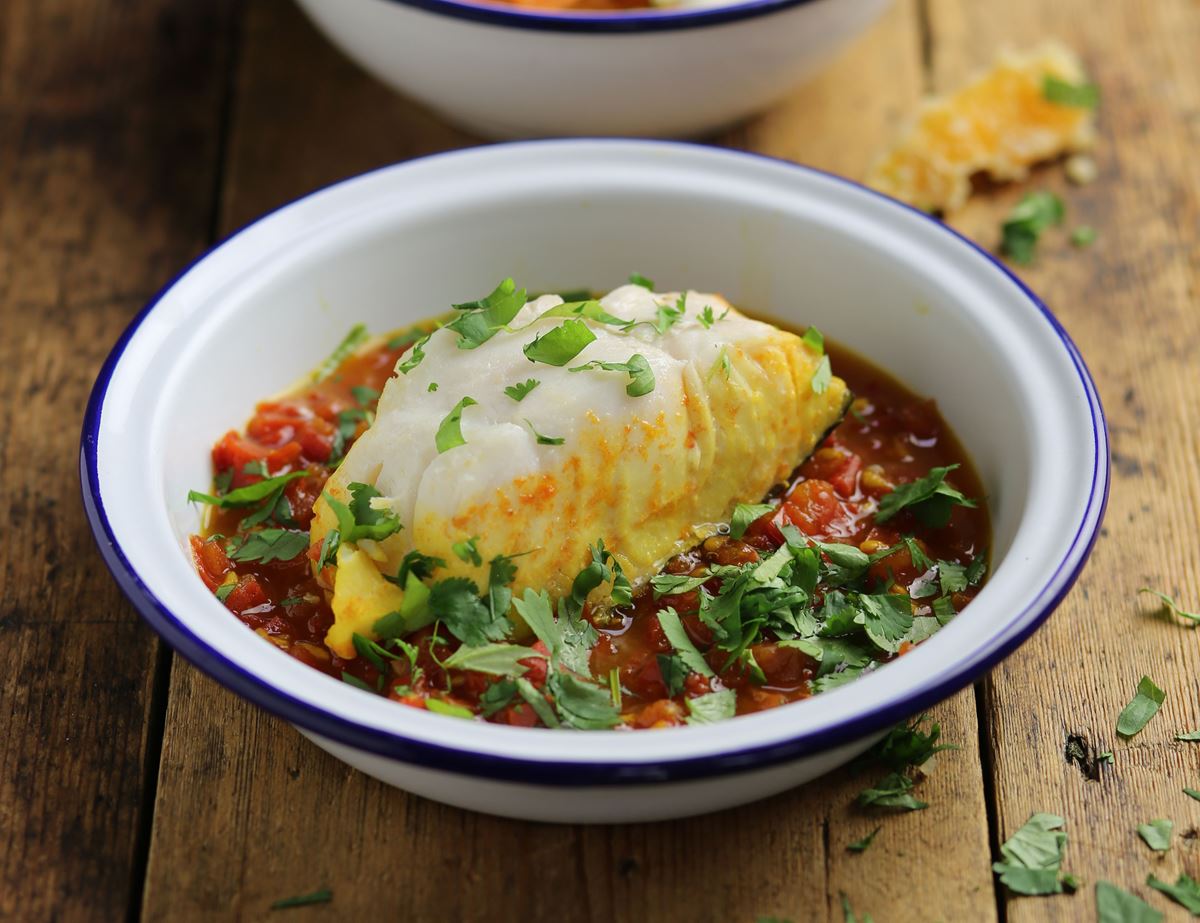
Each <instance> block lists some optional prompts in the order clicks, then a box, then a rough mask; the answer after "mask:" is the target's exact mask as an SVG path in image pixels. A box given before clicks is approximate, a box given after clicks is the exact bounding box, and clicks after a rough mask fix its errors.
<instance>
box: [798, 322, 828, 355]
mask: <svg viewBox="0 0 1200 923" xmlns="http://www.w3.org/2000/svg"><path fill="white" fill-rule="evenodd" d="M800 339H801V340H803V341H804V345H805V346H807V347H808V348H809V349H811V350H812V351H813V352H814V353H816V354H817V355H818V356H823V355H825V335H824V334H823V333H821V331H820V330H818V329H817V328H816V327H809V328H808V329H807V330H805V331H804V336H802V337H801V338H800Z"/></svg>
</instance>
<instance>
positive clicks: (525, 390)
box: [504, 378, 541, 404]
mask: <svg viewBox="0 0 1200 923" xmlns="http://www.w3.org/2000/svg"><path fill="white" fill-rule="evenodd" d="M540 384H541V382H540V381H538V380H537V379H536V378H527V379H525V381H523V382H521V381H518V382H517V383H516V384H515V385H509V386H508V387H507V388H505V389H504V393H505V394H507V395H508V396H509V397H511V398H512V399H513V400H514V401H516V402H517V403H518V404H519V403H520V402H521V401H523V400H525V396H526V395H527V394H529V392H530V391H532V390H533V389H534V388H536V387H537V386H538V385H540Z"/></svg>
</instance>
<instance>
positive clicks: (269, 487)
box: [187, 471, 308, 509]
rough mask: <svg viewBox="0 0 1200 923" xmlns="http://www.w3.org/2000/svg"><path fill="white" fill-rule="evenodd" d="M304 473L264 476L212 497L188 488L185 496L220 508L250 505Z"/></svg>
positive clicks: (191, 500)
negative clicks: (219, 495)
mask: <svg viewBox="0 0 1200 923" xmlns="http://www.w3.org/2000/svg"><path fill="white" fill-rule="evenodd" d="M306 474H308V472H307V471H290V472H288V473H287V474H280V475H276V476H275V477H272V478H264V479H263V480H261V481H256V482H255V483H253V484H247V485H246V486H245V487H239V488H237V490H231V491H230V492H229V493H227V494H225V495H224V496H223V497H214V496H211V495H210V494H205V493H201V492H200V491H198V490H189V491H188V496H187V498H188V502H189V503H207V504H209V505H210V506H217V507H220V508H221V509H230V508H231V507H238V506H250V505H252V504H255V503H259V502H261V501H263V500H265V499H267V497H269V496H271V495H272V494H273V493H275V491H276V490H278V489H279V488H282V487H283V486H284V485H286V484H288V483H290V482H291V481H294V480H296V478H302V477H304V476H305V475H306Z"/></svg>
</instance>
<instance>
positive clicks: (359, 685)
mask: <svg viewBox="0 0 1200 923" xmlns="http://www.w3.org/2000/svg"><path fill="white" fill-rule="evenodd" d="M342 682H343V683H346V684H347V685H350V686H354V687H355V688H356V689H362V690H363V691H364V692H370V693H372V694H377V690H376V689H375V688H374V687H373V686H369V685H367V684H366V683H364V682H363V681H362V680H361V679H359V678H358V677H357V676H354V675H353V674H351V673H347V672H346V671H345V670H343V671H342Z"/></svg>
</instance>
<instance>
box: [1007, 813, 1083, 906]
mask: <svg viewBox="0 0 1200 923" xmlns="http://www.w3.org/2000/svg"><path fill="white" fill-rule="evenodd" d="M1065 823H1066V821H1064V820H1063V819H1062V818H1061V817H1059V816H1058V815H1056V814H1034V815H1032V816H1031V817H1030V818H1029V820H1027V821H1026V822H1025V823H1024V825H1022V826H1021V827H1020V828H1019V829H1018V830H1017V831H1016V832H1015V833H1014V834H1013V835H1012V837H1010V838H1009V839H1008V841H1007V842H1005V843H1004V845H1003V846H1001V847H1000V853H1001V855H1003V856H1004V861H1002V862H996V863H993V865H992V870H993V871H994V872H995V873H996V874H997V875H999V876H1000V882H1001V883H1002V884H1003V885H1005V887H1007V888H1008V889H1009V890H1010V891H1012V892H1013V893H1014V894H1061V893H1062V891H1063V887H1064V885H1067V886H1068V887H1069V886H1070V885H1071V882H1072V881H1073V879H1069V876H1067V875H1065V874H1064V873H1063V871H1062V862H1063V856H1064V854H1065V853H1066V849H1067V834H1066V833H1065V832H1064V831H1063V829H1062V828H1063V826H1064V824H1065Z"/></svg>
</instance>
